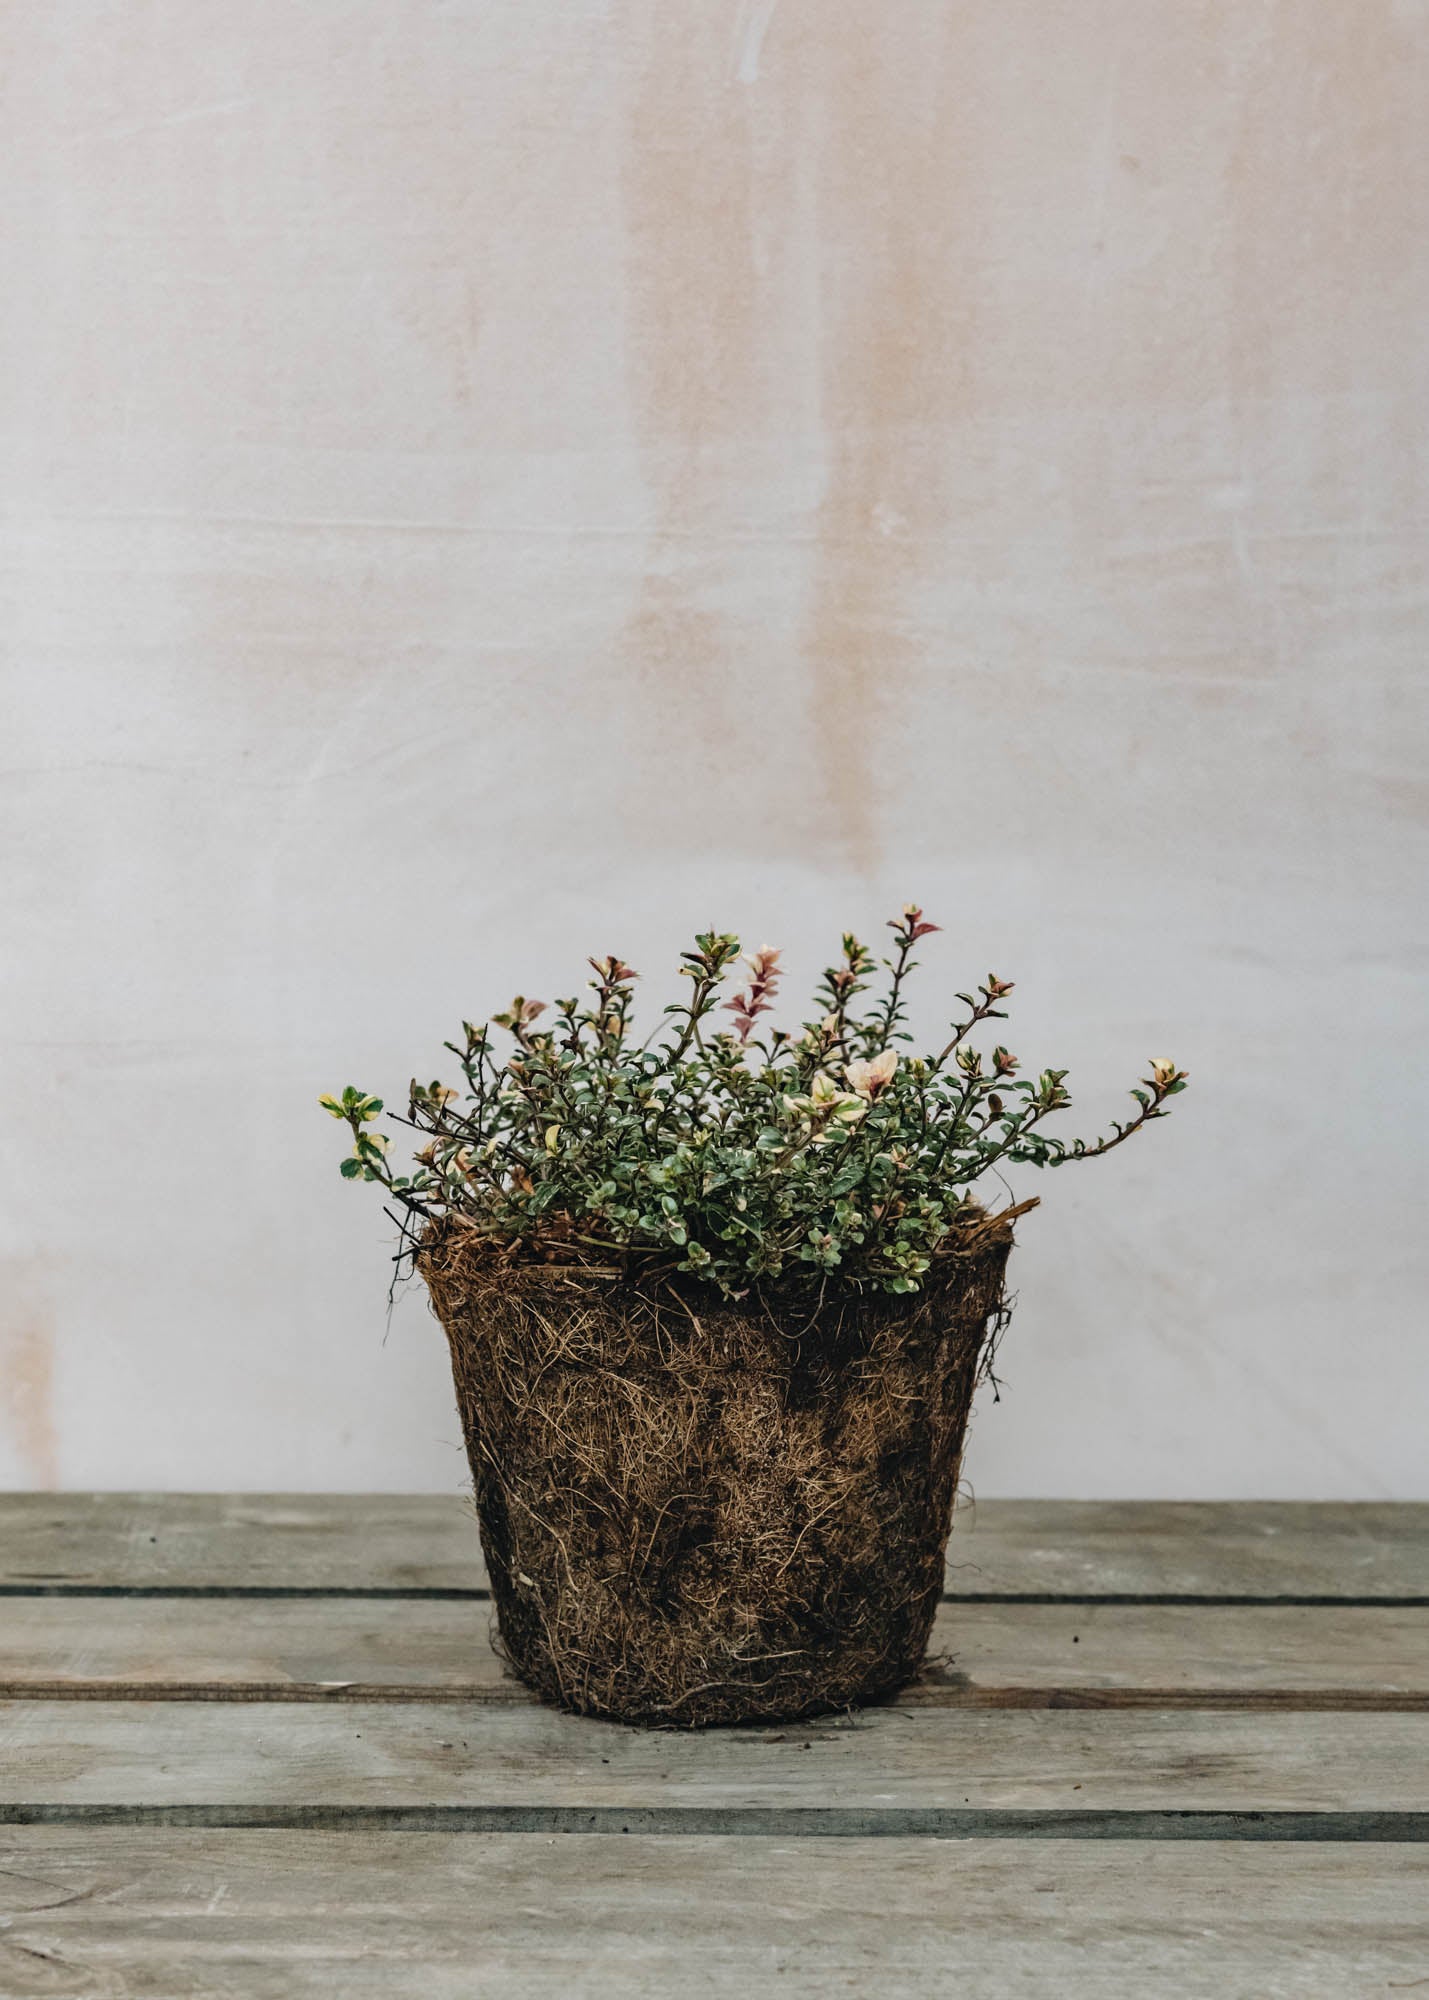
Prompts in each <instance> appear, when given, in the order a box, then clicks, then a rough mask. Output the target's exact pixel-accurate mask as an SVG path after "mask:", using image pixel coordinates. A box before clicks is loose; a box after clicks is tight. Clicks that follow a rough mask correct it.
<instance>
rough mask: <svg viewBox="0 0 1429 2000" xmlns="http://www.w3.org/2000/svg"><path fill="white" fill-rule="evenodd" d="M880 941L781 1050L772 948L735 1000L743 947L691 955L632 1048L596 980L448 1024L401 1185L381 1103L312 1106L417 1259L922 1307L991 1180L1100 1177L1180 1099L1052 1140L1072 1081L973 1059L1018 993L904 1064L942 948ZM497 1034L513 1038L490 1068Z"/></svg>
mask: <svg viewBox="0 0 1429 2000" xmlns="http://www.w3.org/2000/svg"><path fill="white" fill-rule="evenodd" d="M889 928H890V929H891V930H892V931H893V934H894V944H893V949H892V951H891V953H890V955H889V956H888V957H886V958H881V959H879V960H877V961H875V958H874V955H873V953H872V952H870V951H869V949H868V948H867V947H866V946H865V945H863V944H861V943H860V942H859V940H858V939H857V938H856V937H853V936H851V935H850V936H845V938H844V940H843V951H842V955H841V958H840V961H839V963H838V964H837V965H833V966H831V967H829V969H828V970H827V971H826V972H825V973H824V975H823V978H822V980H821V982H820V984H819V986H818V988H817V991H816V996H815V1011H814V1013H813V1016H812V1018H811V1019H809V1020H807V1021H805V1022H804V1023H803V1024H802V1026H801V1028H800V1029H799V1031H798V1033H796V1034H791V1033H789V1032H786V1031H785V1030H784V1029H781V1028H778V1027H774V1026H772V1025H771V1024H770V1023H769V1020H768V1017H769V1015H770V1014H771V1013H772V1011H773V1006H774V1000H775V996H776V994H777V991H778V988H779V982H780V977H781V973H780V967H779V958H780V954H779V952H777V951H774V950H770V949H768V948H767V947H766V948H765V949H763V950H761V951H756V952H752V953H750V954H749V955H748V956H747V957H746V958H745V959H744V961H743V966H744V971H743V977H742V979H739V980H738V982H737V990H735V991H733V993H732V995H731V997H729V998H727V999H726V998H723V997H722V996H723V995H724V993H725V992H726V990H727V988H728V987H729V984H730V981H731V974H732V973H733V972H734V971H735V968H736V962H737V961H738V960H739V956H740V942H739V939H738V938H736V937H732V936H728V935H726V934H724V933H721V932H716V931H706V932H703V933H702V934H701V935H699V936H698V937H697V938H696V939H695V943H694V947H693V949H691V950H689V951H685V952H682V953H681V964H680V973H681V976H682V977H683V978H685V979H686V980H688V981H689V991H688V993H687V994H686V995H685V997H684V998H683V999H681V1000H678V1001H676V1002H674V1003H672V1004H671V1005H670V1006H667V1007H666V1008H665V1010H664V1015H663V1016H662V1020H661V1023H660V1024H658V1025H657V1027H656V1029H655V1031H654V1033H653V1034H651V1035H648V1036H646V1037H645V1039H643V1040H641V1039H638V1038H637V1035H636V1032H635V1030H634V1028H633V1025H632V1018H631V1016H632V1002H633V995H634V988H635V981H636V978H637V976H638V975H637V974H636V973H635V972H634V971H632V969H631V968H630V967H629V966H628V965H626V964H625V963H624V962H623V960H621V959H619V958H614V957H611V958H601V959H591V960H590V961H589V964H590V966H591V968H592V971H593V973H594V977H593V979H592V980H591V981H590V982H589V985H588V987H587V992H586V996H585V997H584V998H583V999H579V998H572V999H568V1000H557V1001H555V1002H554V1003H553V1005H552V1006H550V1007H548V1006H547V1005H546V1003H545V1002H543V1001H540V1000H531V999H527V998H525V997H524V996H522V995H519V994H518V995H517V997H516V998H515V999H514V1000H513V1001H512V1003H511V1005H510V1007H509V1008H508V1009H507V1010H506V1011H505V1012H504V1013H501V1014H497V1015H494V1016H493V1017H492V1020H491V1022H490V1023H488V1024H485V1025H482V1026H475V1025H473V1024H472V1023H471V1022H469V1021H468V1022H464V1023H463V1024H462V1035H463V1039H462V1041H461V1042H460V1043H457V1042H448V1043H447V1044H446V1047H447V1048H448V1049H450V1051H451V1053H452V1054H453V1055H454V1056H455V1057H456V1059H457V1061H458V1063H459V1065H460V1068H461V1073H462V1076H463V1078H464V1080H465V1089H464V1090H457V1089H453V1088H451V1087H450V1086H448V1085H446V1084H444V1083H441V1082H439V1081H437V1082H432V1083H418V1082H416V1081H413V1083H412V1085H411V1090H410V1094H409V1098H408V1107H407V1113H406V1116H405V1117H404V1118H399V1119H397V1120H396V1122H397V1123H399V1124H402V1125H406V1126H409V1127H411V1128H412V1129H413V1130H414V1131H415V1132H416V1133H417V1134H419V1135H420V1136H421V1139H422V1141H423V1143H422V1145H421V1147H420V1149H419V1150H418V1151H417V1153H416V1157H415V1161H414V1163H413V1168H412V1171H411V1172H408V1173H394V1172H393V1170H392V1166H391V1163H390V1161H389V1157H388V1154H389V1141H388V1139H387V1137H386V1135H385V1134H384V1133H382V1132H380V1131H378V1130H376V1129H375V1121H376V1120H377V1118H378V1117H379V1115H380V1114H381V1112H382V1109H383V1106H382V1100H381V1099H380V1098H377V1097H371V1096H369V1095H368V1094H367V1093H366V1092H365V1091H360V1090H356V1089H353V1088H348V1089H346V1090H344V1091H343V1093H342V1096H341V1097H324V1098H322V1099H321V1103H322V1105H323V1107H324V1109H325V1110H327V1111H328V1112H330V1113H331V1115H332V1116H333V1117H334V1118H337V1119H340V1120H342V1121H343V1122H344V1123H345V1124H347V1125H348V1126H349V1127H350V1128H351V1132H352V1139H353V1149H352V1152H351V1154H350V1155H349V1156H348V1157H347V1158H346V1159H345V1160H344V1161H343V1162H342V1172H343V1174H344V1175H345V1176H346V1177H347V1178H348V1179H350V1180H365V1181H376V1182H378V1183H380V1184H381V1186H382V1187H384V1188H385V1189H386V1190H387V1192H388V1193H389V1195H391V1196H392V1198H393V1199H394V1200H395V1201H396V1203H397V1204H398V1209H399V1214H400V1220H401V1222H402V1225H403V1241H404V1244H405V1245H406V1246H408V1247H410V1246H412V1245H413V1244H414V1243H415V1242H416V1240H417V1239H418V1238H419V1237H420V1236H421V1234H422V1233H423V1231H424V1230H425V1229H426V1228H427V1227H429V1226H431V1225H433V1224H435V1223H438V1222H440V1221H443V1220H444V1219H459V1220H460V1221H461V1222H462V1223H464V1224H466V1225H468V1226H470V1227H471V1228H473V1229H475V1230H477V1231H479V1232H480V1233H481V1234H482V1235H484V1236H486V1237H487V1238H489V1239H490V1241H491V1243H492V1245H493V1248H496V1249H501V1250H504V1251H505V1252H506V1253H507V1254H508V1255H510V1256H513V1257H517V1256H520V1257H525V1258H535V1259H544V1260H546V1261H548V1262H572V1263H574V1262H597V1263H606V1264H609V1263H612V1262H614V1263H619V1264H621V1265H622V1266H626V1267H633V1266H634V1265H636V1264H637V1263H638V1264H639V1265H640V1267H641V1268H647V1267H649V1266H651V1265H657V1266H661V1267H663V1268H665V1269H667V1270H671V1269H673V1270H678V1271H681V1272H685V1273H688V1274H689V1275H691V1276H694V1277H699V1278H703V1279H707V1280H710V1281H711V1282H713V1283H714V1284H716V1285H718V1286H719V1287H720V1288H721V1290H723V1291H724V1292H725V1293H727V1294H728V1295H730V1296H732V1297H739V1296H741V1295H743V1294H744V1293H745V1292H747V1291H748V1290H750V1288H751V1287H753V1286H755V1285H757V1284H760V1283H761V1282H764V1281H768V1280H773V1279H778V1278H780V1277H784V1278H794V1277H797V1276H800V1275H802V1276H804V1277H806V1278H819V1277H826V1276H828V1275H830V1274H836V1275H837V1278H838V1280H839V1281H841V1282H844V1283H847V1284H849V1285H852V1286H866V1287H872V1288H876V1289H879V1290H882V1291H885V1292H914V1291H917V1290H918V1288H919V1284H920V1281H921V1280H922V1278H923V1276H924V1274H925V1273H926V1272H927V1271H928V1270H929V1268H930V1267H931V1265H932V1264H933V1261H934V1259H935V1258H937V1257H938V1256H939V1255H940V1254H948V1253H949V1252H951V1250H952V1249H954V1248H955V1247H956V1241H957V1236H958V1230H959V1221H960V1218H961V1219H962V1220H963V1221H964V1222H966V1221H967V1220H968V1219H969V1212H970V1211H971V1210H973V1207H974V1205H973V1200H972V1195H971V1192H970V1190H971V1189H972V1187H973V1185H974V1184H975V1183H976V1182H977V1181H978V1180H979V1179H980V1178H981V1177H982V1176H983V1175H984V1174H986V1173H988V1172H989V1171H991V1170H992V1169H993V1168H996V1167H999V1166H1002V1165H1007V1166H1024V1165H1025V1166H1034V1167H1055V1166H1061V1165H1063V1164H1064V1163H1065V1162H1066V1161H1068V1160H1083V1159H1096V1158H1099V1157H1100V1156H1101V1155H1102V1154H1103V1153H1109V1152H1111V1151H1112V1149H1113V1148H1114V1147H1116V1146H1120V1145H1121V1144H1123V1142H1124V1141H1125V1140H1127V1139H1129V1138H1130V1137H1131V1135H1132V1133H1133V1132H1137V1131H1140V1129H1141V1127H1142V1126H1143V1125H1146V1124H1149V1123H1150V1121H1151V1120H1152V1119H1154V1118H1163V1117H1165V1115H1166V1106H1167V1100H1168V1099H1169V1098H1171V1097H1174V1096H1176V1094H1177V1093H1178V1092H1179V1091H1182V1090H1184V1089H1185V1087H1186V1077H1185V1073H1184V1071H1182V1070H1179V1069H1177V1068H1176V1066H1175V1064H1174V1063H1172V1062H1170V1061H1165V1060H1158V1061H1154V1062H1152V1063H1151V1065H1150V1069H1149V1073H1148V1075H1147V1076H1146V1077H1144V1078H1143V1079H1142V1080H1141V1082H1140V1084H1139V1085H1138V1087H1137V1088H1136V1089H1134V1090H1133V1091H1132V1093H1131V1095H1132V1097H1133V1098H1134V1099H1135V1100H1136V1104H1137V1111H1136V1114H1135V1116H1134V1117H1132V1118H1130V1119H1129V1120H1127V1121H1126V1122H1125V1123H1120V1124H1114V1125H1113V1126H1112V1128H1111V1131H1110V1132H1109V1133H1107V1134H1106V1135H1105V1136H1104V1137H1102V1138H1100V1139H1097V1140H1095V1141H1093V1142H1088V1141H1086V1140H1082V1139H1072V1140H1070V1141H1069V1140H1064V1139H1061V1138H1058V1137H1055V1136H1054V1135H1053V1134H1051V1133H1049V1132H1047V1131H1045V1130H1044V1129H1043V1121H1044V1120H1046V1119H1047V1118H1048V1117H1049V1116H1051V1114H1052V1113H1054V1112H1057V1111H1061V1110H1064V1109H1065V1108H1066V1106H1067V1105H1068V1104H1070V1102H1071V1099H1070V1097H1069V1095H1068V1092H1067V1089H1066V1081H1065V1080H1066V1076H1067V1072H1066V1070H1060V1069H1045V1070H1043V1071H1042V1072H1041V1073H1040V1074H1039V1075H1038V1076H1037V1077H1036V1078H1035V1080H1034V1079H1032V1078H1030V1077H1023V1076H1021V1075H1019V1069H1020V1064H1019V1063H1018V1060H1017V1058H1016V1056H1014V1055H1012V1054H1011V1053H1010V1052H1009V1051H1008V1050H1007V1049H1006V1048H1005V1047H1003V1045H1002V1044H1001V1043H1000V1042H999V1043H997V1044H996V1045H995V1046H994V1047H993V1049H992V1050H991V1052H990V1053H988V1054H983V1053H981V1052H980V1051H979V1050H978V1049H977V1048H975V1047H974V1046H973V1044H972V1042H971V1041H970V1040H969V1037H970V1036H971V1035H972V1034H973V1032H974V1031H975V1030H976V1029H978V1028H980V1027H982V1026H983V1025H984V1024H985V1023H989V1022H993V1021H1001V1020H1004V1019H1005V1018H1006V1015H1005V1013H1004V1010H1003V1008H1002V1007H1001V1005H1000V1003H1001V1002H1002V1001H1003V1000H1005V999H1006V997H1007V995H1008V994H1009V993H1010V992H1011V991H1012V984H1011V982H1010V981H1007V980H1002V979H997V978H995V977H993V976H992V975H989V976H988V978H987V980H986V981H985V983H984V984H983V985H981V986H980V987H978V989H977V991H976V992H975V993H960V994H959V995H958V996H957V997H958V1000H959V1001H960V1002H961V1005H962V1009H963V1011H962V1015H961V1017H960V1018H959V1019H958V1020H956V1021H954V1022H953V1023H951V1024H950V1029H949V1035H948V1039H947V1041H946V1043H945V1044H944V1046H943V1047H942V1048H941V1049H939V1050H938V1051H937V1052H936V1053H934V1054H929V1055H921V1056H915V1055H911V1054H909V1053H907V1052H906V1049H905V1048H904V1047H903V1046H900V1045H906V1044H909V1043H910V1042H911V1040H912V1037H911V1036H910V1035H909V1034H908V1032H907V1029H906V1027H905V1020H906V992H907V984H908V980H909V977H910V975H911V974H912V973H913V972H914V970H915V969H916V960H915V959H914V956H913V953H914V949H915V947H916V946H917V944H918V942H919V940H920V939H922V938H925V937H927V936H928V935H929V934H930V933H931V932H933V931H936V930H938V929H939V928H940V927H939V926H938V925H937V924H932V923H929V922H927V921H926V919H925V918H924V915H923V912H922V910H921V909H919V908H918V906H917V905H916V904H913V903H910V904H908V905H907V906H906V907H905V908H904V910H903V911H902V912H901V914H900V915H899V916H897V917H895V918H894V919H892V921H891V923H890V925H889ZM724 1016H728V1017H729V1018H728V1019H727V1020H726V1019H724V1018H723V1017H724ZM493 1029H496V1030H500V1031H503V1032H504V1033H505V1034H506V1035H508V1036H509V1037H510V1048H509V1052H508V1053H507V1054H506V1055H505V1056H504V1058H503V1057H501V1056H498V1055H497V1054H496V1053H495V1052H494V1050H493V1033H492V1031H493ZM389 1115H390V1114H389ZM1029 1205H1030V1204H1029Z"/></svg>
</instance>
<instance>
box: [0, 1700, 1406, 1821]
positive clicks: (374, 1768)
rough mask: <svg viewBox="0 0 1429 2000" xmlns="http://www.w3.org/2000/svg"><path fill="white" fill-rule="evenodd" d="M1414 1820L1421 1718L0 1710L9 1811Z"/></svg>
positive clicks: (478, 1709)
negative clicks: (896, 1812)
mask: <svg viewBox="0 0 1429 2000" xmlns="http://www.w3.org/2000/svg"><path fill="white" fill-rule="evenodd" d="M39 1801H44V1802H49V1803H51V1804H54V1805H59V1806H74V1805H80V1804H97V1803H105V1802H120V1803H123V1804H125V1805H130V1806H169V1805H176V1804H184V1803H190V1802H195V1801H198V1802H207V1803H209V1804H215V1803H222V1804H256V1805H283V1806H306V1805H323V1806H333V1805H344V1806H384V1807H392V1806H440V1807H452V1806H526V1805H558V1806H580V1807H596V1808H601V1807H629V1806H643V1807H656V1808H660V1809H668V1808H671V1807H676V1806H679V1807H692V1808H699V1809H701V1810H705V1811H721V1810H729V1809H736V1810H742V1809H746V1808H751V1807H759V1808H771V1807H798V1808H823V1807H831V1806H832V1807H838V1808H841V1809H844V1810H847V1809H850V1808H861V1809H867V1810H870V1811H877V1812H885V1811H888V1810H893V1809H909V1808H926V1807H938V1808H963V1807H971V1808H976V1809H980V1810H995V1811H1009V1810H1024V1809H1027V1810H1031V1809H1038V1808H1060V1809H1080V1810H1083V1811H1116V1812H1122V1811H1132V1810H1139V1809H1158V1808H1165V1807H1174V1808H1177V1809H1179V1810H1182V1811H1190V1810H1196V1811H1221V1812H1250V1811H1260V1812H1264V1811H1277V1812H1285V1811H1298V1812H1348V1811H1370V1810H1374V1811H1386V1812H1388V1811H1395V1812H1411V1811H1415V1810H1417V1809H1420V1808H1423V1807H1424V1806H1425V1804H1426V1802H1429V1719H1426V1718H1424V1717H1420V1716H1397V1715H1306V1716H1283V1715H1267V1716H1251V1715H1216V1716H1204V1715H1193V1714H1179V1713H1171V1714H1164V1713H1163V1714H1151V1713H1147V1714H1132V1715H1112V1714H1097V1713H1085V1714H1046V1713H1041V1714H1038V1713H1026V1714H1018V1713H1014V1714H1008V1715H999V1714H990V1713H987V1712H979V1711H976V1710H973V1711H966V1710H964V1711H959V1710H936V1709H911V1710H902V1709H872V1710H869V1711H867V1712H866V1713H863V1714H861V1715H858V1716H856V1717H854V1718H849V1717H846V1716H843V1717H830V1718H824V1719H822V1720H820V1721H817V1722H812V1723H804V1724H800V1725H792V1726H783V1727H779V1728H774V1729H763V1730H713V1731H705V1732H701V1733H697V1734H696V1733H691V1732H689V1731H678V1730H639V1729H625V1728H620V1727H613V1726H612V1725H610V1724H607V1723H599V1722H590V1721H585V1720H582V1719H580V1718H577V1717H573V1716H566V1715H558V1714H555V1713H553V1712H551V1711H550V1710H547V1709H543V1708H539V1707H536V1706H534V1705H533V1706H531V1707H508V1708H502V1707H499V1706H496V1707H493V1706H491V1705H489V1704H483V1703H454V1704H452V1705H450V1706H444V1707H442V1708H433V1707H430V1706H422V1705H417V1704H412V1703H362V1704H355V1705H351V1706H343V1707H339V1708H324V1707H320V1706H315V1705H310V1706H302V1705H289V1704H275V1705H269V1704H255V1705H247V1704H229V1703H207V1704H194V1703H173V1704H170V1703H164V1702H159V1703H152V1704H144V1705H142V1706H141V1705H140V1704H137V1703H126V1702H113V1703H110V1702H85V1703H82V1704H78V1705H77V1704H74V1703H59V1702H44V1701H37V1702H16V1703H11V1704H5V1705H0V1805H13V1804H23V1803H31V1804H32V1803H35V1802H39Z"/></svg>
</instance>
